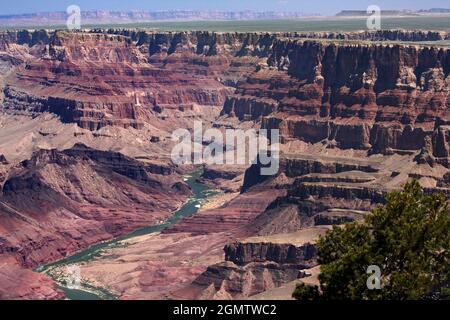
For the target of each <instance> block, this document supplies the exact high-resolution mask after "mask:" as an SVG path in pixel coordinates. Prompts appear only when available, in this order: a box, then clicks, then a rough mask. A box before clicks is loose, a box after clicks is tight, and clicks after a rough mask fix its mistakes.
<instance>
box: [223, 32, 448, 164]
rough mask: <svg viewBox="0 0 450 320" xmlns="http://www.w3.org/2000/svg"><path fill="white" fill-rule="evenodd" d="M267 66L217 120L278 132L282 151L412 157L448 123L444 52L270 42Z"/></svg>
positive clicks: (439, 151)
mask: <svg viewBox="0 0 450 320" xmlns="http://www.w3.org/2000/svg"><path fill="white" fill-rule="evenodd" d="M268 64H269V67H268V68H262V69H261V70H259V71H258V72H255V73H254V74H253V75H251V76H250V77H249V79H248V81H247V83H246V84H244V85H242V86H240V87H239V89H238V90H236V94H235V96H233V97H231V98H229V99H228V100H227V101H226V103H225V107H224V109H223V111H222V113H223V114H228V115H231V116H237V117H239V118H240V119H241V120H250V119H251V120H260V121H261V127H262V128H268V129H272V128H277V129H280V130H281V134H282V141H283V142H284V143H286V142H289V141H292V140H302V141H305V142H307V143H318V142H322V141H328V142H329V147H330V148H333V147H338V148H341V149H361V150H368V151H369V153H382V154H392V153H394V152H398V151H400V152H402V151H411V150H414V151H416V150H420V149H421V148H422V147H424V144H425V137H426V136H436V135H437V134H438V132H439V130H440V131H443V130H444V129H443V128H441V129H439V128H440V126H441V125H442V122H443V121H442V120H441V119H448V117H449V114H448V106H449V104H450V100H449V98H448V90H449V85H450V78H449V72H450V51H449V50H447V49H446V48H436V47H430V48H429V47H419V46H414V45H407V46H405V45H386V44H383V45H376V44H339V43H333V42H321V41H300V40H289V39H287V40H277V41H275V43H274V45H273V49H272V53H271V55H270V57H269V59H268ZM444 122H445V121H444ZM435 131H436V133H435ZM441 136H442V134H441ZM433 141H434V143H433V155H434V156H435V157H438V158H439V155H445V154H446V153H445V150H446V147H445V146H443V144H442V143H440V144H439V143H437V142H436V141H437V140H436V139H434V140H433ZM440 141H442V139H441V140H440ZM444 157H445V156H444Z"/></svg>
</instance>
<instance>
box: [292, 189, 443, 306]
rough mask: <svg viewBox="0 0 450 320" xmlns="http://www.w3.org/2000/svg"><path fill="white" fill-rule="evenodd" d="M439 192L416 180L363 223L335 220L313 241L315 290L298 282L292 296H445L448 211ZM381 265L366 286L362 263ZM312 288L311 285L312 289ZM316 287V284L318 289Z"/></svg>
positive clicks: (331, 297) (364, 269) (358, 297)
mask: <svg viewBox="0 0 450 320" xmlns="http://www.w3.org/2000/svg"><path fill="white" fill-rule="evenodd" d="M448 209H449V208H448V205H447V202H446V199H445V197H444V196H443V195H442V194H432V195H425V194H424V193H423V190H422V189H421V187H420V185H419V183H418V182H417V181H412V182H409V183H407V184H406V185H405V186H404V190H403V191H401V192H398V191H394V192H391V193H389V194H388V195H387V196H386V205H385V206H380V207H378V208H377V209H375V210H374V211H373V212H371V213H370V214H368V215H367V216H366V218H365V220H364V222H363V223H357V222H353V223H349V224H347V225H345V226H343V227H342V226H334V227H333V229H332V230H330V231H329V232H327V234H326V235H325V236H323V237H321V238H320V239H319V241H318V248H319V263H320V264H321V269H320V270H321V273H320V275H319V281H320V292H318V293H317V296H316V297H314V296H313V294H312V292H313V291H310V290H309V289H305V288H304V286H299V287H298V288H297V290H296V291H295V292H294V294H293V296H294V297H295V298H297V299H312V298H311V297H313V299H319V298H320V299H399V300H404V299H427V298H428V299H430V298H445V297H446V295H447V294H448V284H449V280H450V257H449V248H450V233H449V230H450V215H449V210H448ZM370 265H376V266H378V267H379V268H380V270H381V289H379V290H377V289H372V290H370V289H369V288H368V286H367V279H368V277H369V276H370V274H367V268H368V266H370ZM312 290H313V289H312ZM318 291H319V290H318Z"/></svg>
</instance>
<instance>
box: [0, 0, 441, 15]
mask: <svg viewBox="0 0 450 320" xmlns="http://www.w3.org/2000/svg"><path fill="white" fill-rule="evenodd" d="M73 4H75V5H78V6H80V7H81V9H82V10H107V11H130V10H151V11H158V10H221V11H243V10H254V11H255V10H257V11H283V12H302V13H305V14H322V15H334V14H336V13H338V12H340V11H342V10H365V9H366V8H367V7H368V6H369V5H373V4H375V5H378V6H379V7H380V8H382V9H383V10H401V9H409V10H420V9H428V8H448V7H450V5H449V2H448V0H428V1H426V3H424V2H423V1H418V0H396V1H392V0H377V1H374V0H369V1H366V0H347V1H336V0H320V1H306V0H223V1H211V0H192V1H186V0H165V1H161V0H127V1H123V0H96V1H92V0H58V1H53V0H42V1H30V0H14V1H13V2H11V1H7V0H0V15H7V14H21V13H37V12H55V11H65V10H66V8H67V7H68V6H69V5H73ZM425 5H426V7H425V8H424V6H425Z"/></svg>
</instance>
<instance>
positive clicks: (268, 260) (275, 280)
mask: <svg viewBox="0 0 450 320" xmlns="http://www.w3.org/2000/svg"><path fill="white" fill-rule="evenodd" d="M326 230H327V228H325V227H316V228H310V229H304V230H302V231H298V232H295V233H287V234H282V235H273V236H266V237H253V238H248V239H243V240H241V241H237V242H234V243H229V244H227V245H226V246H225V248H224V251H225V262H222V263H218V264H215V265H212V266H209V267H208V269H207V270H206V271H205V272H204V273H202V274H201V275H200V276H199V277H198V278H197V279H195V281H194V282H193V283H192V284H191V285H190V286H189V287H188V289H185V290H182V291H180V293H181V294H182V295H183V294H184V297H189V298H196V299H242V298H247V297H249V296H252V295H255V294H258V293H261V292H263V291H266V290H270V289H273V288H277V287H280V286H281V285H283V284H285V283H288V282H291V281H293V280H296V279H300V278H303V277H306V276H308V275H307V272H305V271H304V270H305V269H310V268H313V267H314V266H317V248H316V246H315V244H314V243H315V240H316V239H317V237H318V236H319V235H320V234H323V233H324V232H325V231H326Z"/></svg>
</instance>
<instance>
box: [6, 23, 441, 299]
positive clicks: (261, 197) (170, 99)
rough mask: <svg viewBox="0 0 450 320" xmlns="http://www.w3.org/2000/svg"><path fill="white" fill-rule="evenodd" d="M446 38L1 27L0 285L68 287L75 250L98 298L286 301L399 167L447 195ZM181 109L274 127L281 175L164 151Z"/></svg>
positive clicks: (191, 115)
mask: <svg viewBox="0 0 450 320" xmlns="http://www.w3.org/2000/svg"><path fill="white" fill-rule="evenodd" d="M449 40H450V32H446V31H423V30H422V31H419V30H416V31H413V30H412V31H408V30H379V31H358V32H357V31H354V32H338V31H330V32H278V33H277V32H211V31H184V32H177V31H173V32H169V31H158V30H141V29H132V28H120V29H119V28H112V29H108V28H106V27H104V28H92V29H86V30H78V31H70V30H50V29H47V30H44V29H42V30H31V29H23V30H12V29H11V30H3V31H0V190H1V193H0V298H1V299H64V298H66V297H68V295H70V290H69V289H67V288H65V287H64V281H65V280H67V277H68V275H67V270H68V269H67V267H77V268H78V269H79V271H80V275H81V278H82V285H83V286H82V289H83V290H85V291H86V292H90V293H91V294H94V295H96V296H97V297H101V293H102V292H103V293H105V292H106V294H105V296H108V297H112V298H114V299H256V300H258V299H291V295H292V292H293V290H294V288H295V285H296V283H298V282H300V281H302V282H304V283H307V284H308V283H312V284H314V283H317V281H318V280H317V276H318V273H319V272H320V265H319V263H318V259H317V248H316V245H315V243H316V240H317V238H318V236H319V235H323V234H325V232H326V231H327V230H329V229H330V228H331V227H332V226H333V225H340V224H344V223H347V222H351V221H360V220H361V219H363V217H364V215H365V214H366V213H367V212H369V211H370V210H372V209H374V208H375V207H377V206H378V205H382V204H384V203H385V195H386V194H387V193H388V192H390V191H392V190H398V189H400V188H401V187H402V186H403V185H404V184H405V183H406V182H407V181H409V180H411V179H416V180H417V181H418V182H419V183H420V185H421V186H422V187H423V189H424V191H425V193H427V194H428V193H429V194H431V193H434V192H442V193H444V194H445V195H446V196H450V161H449V152H450V145H449V142H450V111H449V110H450V95H449V92H450V49H449V46H448V41H449ZM194 121H202V123H203V124H204V125H205V128H216V129H219V130H225V129H230V128H231V129H243V130H246V129H250V128H253V129H256V130H260V129H269V130H272V129H278V130H279V132H280V144H279V147H280V158H279V171H278V173H277V174H276V175H273V176H264V175H261V174H260V169H261V166H262V164H260V163H259V162H258V163H254V164H252V165H248V166H246V165H224V166H222V165H211V164H202V165H176V164H174V163H173V162H172V161H171V157H170V153H171V149H172V148H173V146H174V143H175V142H174V141H173V140H172V139H171V134H172V132H173V131H174V130H176V129H178V128H187V129H189V130H192V128H193V124H194ZM198 188H200V189H198ZM205 192H206V193H205ZM201 194H203V197H201V199H200V200H199V199H197V198H196V197H199V196H200V195H201ZM192 201H197V202H195V206H194V205H191V207H190V209H189V210H190V211H189V214H186V215H183V216H180V217H179V219H178V218H177V219H176V220H170V219H172V218H173V215H174V213H175V212H177V211H180V210H187V209H186V205H189V204H190V203H191V204H192ZM183 208H184V209H183ZM167 221H172V222H171V223H167ZM152 226H156V227H157V226H161V227H160V228H158V227H157V228H156V229H155V230H153V229H152V230H153V231H152V232H141V233H139V234H134V235H133V236H127V235H130V234H132V233H133V232H134V231H136V230H146V229H145V228H148V227H152ZM102 244H106V245H102ZM108 244H109V245H108ZM98 245H100V246H101V249H98V248H97V249H96V247H95V246H98ZM89 249H91V251H90V252H91V253H92V252H93V253H94V254H92V255H91V256H89V257H88V258H86V256H84V257H83V259H71V257H73V256H74V255H75V256H76V254H82V253H83V252H86V251H85V250H89ZM83 290H81V291H83ZM103 297H104V296H103ZM69 298H70V296H69Z"/></svg>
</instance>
